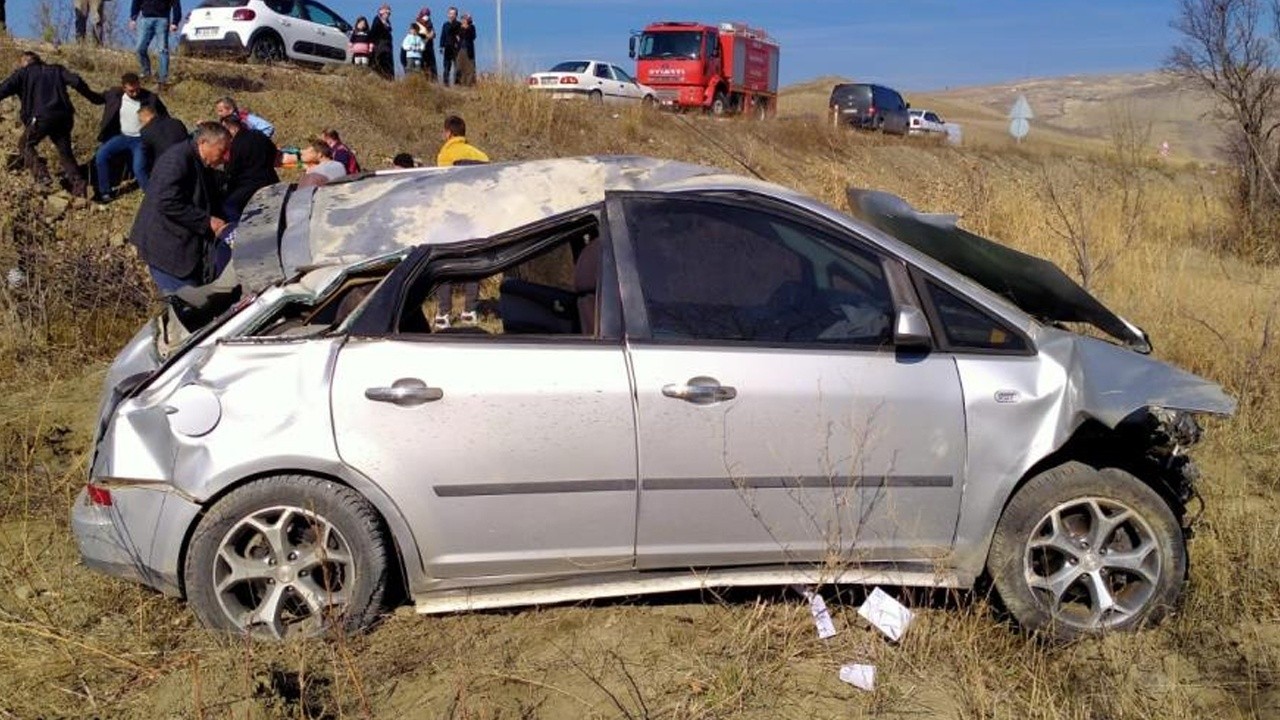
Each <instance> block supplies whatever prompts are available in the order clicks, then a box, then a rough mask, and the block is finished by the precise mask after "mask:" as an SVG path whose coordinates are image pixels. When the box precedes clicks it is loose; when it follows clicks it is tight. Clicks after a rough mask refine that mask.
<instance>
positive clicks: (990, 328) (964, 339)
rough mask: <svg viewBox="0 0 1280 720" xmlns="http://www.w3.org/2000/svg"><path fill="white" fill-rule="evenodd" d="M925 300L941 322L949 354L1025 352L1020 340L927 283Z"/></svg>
mask: <svg viewBox="0 0 1280 720" xmlns="http://www.w3.org/2000/svg"><path fill="white" fill-rule="evenodd" d="M927 285H928V286H929V298H930V300H932V302H933V307H934V309H935V310H937V312H938V318H939V319H940V320H941V321H942V333H943V335H944V336H945V337H946V339H947V344H948V345H949V346H950V349H952V350H961V351H963V350H982V351H991V350H995V351H1001V352H1026V351H1027V349H1028V348H1027V344H1026V342H1025V341H1024V340H1023V339H1022V336H1021V335H1019V334H1018V333H1016V332H1014V331H1013V329H1011V328H1010V327H1009V326H1008V325H1006V324H1004V323H1003V322H1001V321H1000V320H997V319H996V318H994V317H992V316H991V315H990V314H988V313H986V312H984V311H983V310H981V309H979V308H978V307H975V306H974V305H973V304H972V303H970V302H968V301H967V300H964V299H962V298H961V297H959V296H958V295H956V294H955V293H952V292H951V291H950V290H947V289H946V288H944V287H942V286H941V285H938V284H937V283H934V282H928V283H927Z"/></svg>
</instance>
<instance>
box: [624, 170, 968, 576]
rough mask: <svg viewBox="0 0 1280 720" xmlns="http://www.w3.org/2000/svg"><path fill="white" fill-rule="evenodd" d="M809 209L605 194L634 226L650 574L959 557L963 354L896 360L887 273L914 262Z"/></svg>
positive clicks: (630, 258)
mask: <svg viewBox="0 0 1280 720" xmlns="http://www.w3.org/2000/svg"><path fill="white" fill-rule="evenodd" d="M797 212H798V211H792V210H789V209H786V208H783V207H779V206H777V205H774V204H771V203H770V202H769V201H767V200H765V199H764V198H741V199H735V200H727V199H721V198H710V197H696V196H692V197H691V196H680V197H674V196H668V197H647V196H643V195H617V196H611V197H610V201H609V213H610V217H611V218H614V217H615V215H622V216H624V217H625V238H626V240H625V242H624V241H622V240H619V239H618V238H619V236H620V229H619V223H618V221H616V220H614V221H613V235H614V238H615V241H616V244H617V246H618V257H619V266H620V267H621V268H623V269H622V287H623V292H624V305H625V307H626V317H627V332H628V338H629V349H630V360H631V364H632V367H633V372H634V376H635V384H636V401H637V411H638V413H639V425H640V436H639V437H640V440H639V450H640V478H641V489H640V504H639V513H638V519H637V535H636V553H637V555H636V560H637V566H638V567H640V568H659V567H707V566H716V565H748V564H779V563H786V562H794V561H803V562H820V561H826V560H832V559H840V560H844V561H862V560H878V561H887V560H894V561H903V562H911V561H917V562H921V563H929V562H931V561H932V560H935V559H937V558H939V557H942V556H943V555H945V554H946V553H947V552H948V551H949V549H950V547H951V544H952V541H953V535H954V530H955V524H956V518H957V514H958V509H959V501H960V496H961V491H962V485H963V480H964V467H965V452H966V444H965V422H964V405H963V397H962V394H961V389H960V382H959V378H958V373H957V369H956V365H955V361H954V359H953V358H951V357H949V356H945V355H941V354H936V353H923V354H919V353H917V354H904V353H901V352H897V351H895V349H894V348H893V347H892V344H891V341H890V338H891V337H892V334H891V325H892V319H893V314H894V305H895V300H894V297H893V292H894V291H891V290H890V272H893V273H899V274H900V275H899V277H905V269H903V268H901V266H898V267H897V268H896V269H895V268H894V267H893V266H892V263H893V262H894V261H891V260H887V259H886V258H884V257H882V256H881V255H879V254H877V253H876V252H875V250H874V249H873V248H871V247H869V246H867V245H864V244H861V243H860V241H859V240H858V239H856V238H854V237H852V236H850V235H847V234H842V233H841V232H840V231H839V230H837V229H832V228H830V227H827V226H825V225H824V224H822V223H820V222H818V221H813V219H812V218H809V217H807V216H805V215H802V214H796V213H797ZM904 283H906V281H905V280H901V281H900V282H899V283H898V285H899V286H901V285H902V284H904ZM906 284H909V283H906ZM628 288H631V289H632V290H630V291H629V290H628Z"/></svg>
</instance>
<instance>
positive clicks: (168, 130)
mask: <svg viewBox="0 0 1280 720" xmlns="http://www.w3.org/2000/svg"><path fill="white" fill-rule="evenodd" d="M138 118H139V119H140V120H142V154H143V155H145V156H146V160H147V175H150V174H151V168H153V167H155V164H156V160H158V159H160V156H161V155H163V154H164V151H165V150H168V149H169V148H171V147H173V146H174V145H177V144H178V143H181V142H185V141H186V140H188V139H190V138H191V133H190V132H188V131H187V126H186V125H183V124H182V121H181V120H179V119H178V118H176V117H174V116H172V115H160V114H158V113H157V112H156V109H155V108H153V107H146V106H145V105H144V106H143V107H141V108H139V109H138Z"/></svg>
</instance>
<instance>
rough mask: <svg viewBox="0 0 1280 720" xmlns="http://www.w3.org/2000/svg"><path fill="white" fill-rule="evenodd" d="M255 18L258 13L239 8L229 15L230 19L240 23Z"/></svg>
mask: <svg viewBox="0 0 1280 720" xmlns="http://www.w3.org/2000/svg"><path fill="white" fill-rule="evenodd" d="M256 17H258V13H256V12H254V11H252V10H250V9H249V8H241V9H239V10H237V11H235V12H233V13H231V19H232V20H238V21H240V22H249V21H250V20H252V19H254V18H256Z"/></svg>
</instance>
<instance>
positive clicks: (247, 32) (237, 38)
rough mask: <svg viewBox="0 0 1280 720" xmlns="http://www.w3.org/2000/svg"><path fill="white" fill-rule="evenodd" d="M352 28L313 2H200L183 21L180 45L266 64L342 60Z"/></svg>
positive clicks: (186, 49) (186, 50)
mask: <svg viewBox="0 0 1280 720" xmlns="http://www.w3.org/2000/svg"><path fill="white" fill-rule="evenodd" d="M350 32H351V24H350V23H348V22H347V21H346V20H344V19H342V16H341V15H338V13H336V12H334V11H333V10H330V9H329V8H327V7H325V6H324V5H321V4H320V3H318V2H315V0H204V2H201V3H200V4H199V5H197V6H196V8H195V9H194V10H192V11H191V12H190V13H189V14H188V15H187V17H186V19H185V21H184V22H183V24H182V34H181V40H180V44H179V47H180V48H181V49H182V51H183V52H184V53H189V54H194V55H217V54H227V55H237V56H248V57H251V58H253V59H255V60H261V61H264V62H276V61H281V60H295V61H298V62H309V63H345V62H347V40H348V37H347V35H348V33H350Z"/></svg>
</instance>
